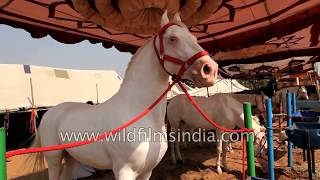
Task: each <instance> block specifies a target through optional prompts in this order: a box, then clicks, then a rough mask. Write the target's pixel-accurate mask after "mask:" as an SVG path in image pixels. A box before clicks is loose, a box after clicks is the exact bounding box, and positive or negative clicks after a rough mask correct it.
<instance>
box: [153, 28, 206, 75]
mask: <svg viewBox="0 0 320 180" xmlns="http://www.w3.org/2000/svg"><path fill="white" fill-rule="evenodd" d="M174 25H176V26H179V25H178V24H175V23H168V24H166V25H164V26H163V27H162V28H161V30H160V31H159V33H158V36H155V37H154V40H153V46H154V50H155V52H156V54H157V57H158V60H159V62H160V64H161V66H162V68H163V69H164V71H165V72H167V73H168V74H169V75H171V76H172V77H174V78H180V77H181V76H182V75H183V73H184V72H185V71H186V70H187V69H188V68H189V67H190V66H191V65H192V64H193V63H194V61H195V60H197V59H198V58H200V57H202V56H206V55H208V54H209V53H208V52H207V51H205V50H202V51H200V52H198V53H196V54H195V55H193V56H191V57H190V58H189V59H188V60H187V61H183V60H181V59H178V58H175V57H172V56H169V55H166V54H164V45H163V34H164V33H165V32H166V31H167V29H168V28H169V27H170V26H174ZM157 37H159V46H160V47H159V48H160V50H159V51H158V49H157V46H156V39H157ZM165 61H169V62H171V63H174V64H177V65H179V66H180V69H179V72H178V74H173V73H170V72H169V71H168V70H166V68H165V67H164V62H165Z"/></svg>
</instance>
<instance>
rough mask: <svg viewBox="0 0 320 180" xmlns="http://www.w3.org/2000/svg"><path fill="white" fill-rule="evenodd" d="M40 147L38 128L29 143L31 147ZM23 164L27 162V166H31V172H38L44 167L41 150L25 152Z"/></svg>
mask: <svg viewBox="0 0 320 180" xmlns="http://www.w3.org/2000/svg"><path fill="white" fill-rule="evenodd" d="M38 147H41V141H40V132H39V130H38V131H37V132H36V134H35V138H34V140H33V143H32V145H31V148H38ZM24 164H25V165H26V164H28V166H27V167H32V169H31V172H33V173H34V172H39V171H41V170H43V169H45V160H44V155H43V153H42V152H37V153H31V154H27V157H26V159H25V162H24Z"/></svg>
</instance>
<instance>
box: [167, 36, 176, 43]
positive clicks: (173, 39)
mask: <svg viewBox="0 0 320 180" xmlns="http://www.w3.org/2000/svg"><path fill="white" fill-rule="evenodd" d="M169 40H170V42H175V41H176V40H177V37H175V36H171V37H170V38H169Z"/></svg>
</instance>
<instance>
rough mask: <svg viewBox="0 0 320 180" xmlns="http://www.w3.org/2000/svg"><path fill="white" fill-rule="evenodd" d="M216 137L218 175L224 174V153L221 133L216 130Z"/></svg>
mask: <svg viewBox="0 0 320 180" xmlns="http://www.w3.org/2000/svg"><path fill="white" fill-rule="evenodd" d="M216 136H217V138H216V139H217V160H216V164H217V172H218V174H222V169H221V152H222V134H221V132H220V131H218V130H216Z"/></svg>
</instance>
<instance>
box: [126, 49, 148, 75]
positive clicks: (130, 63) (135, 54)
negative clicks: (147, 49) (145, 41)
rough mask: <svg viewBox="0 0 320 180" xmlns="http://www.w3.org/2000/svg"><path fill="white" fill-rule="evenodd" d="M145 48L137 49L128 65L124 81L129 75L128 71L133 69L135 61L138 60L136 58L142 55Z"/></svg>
mask: <svg viewBox="0 0 320 180" xmlns="http://www.w3.org/2000/svg"><path fill="white" fill-rule="evenodd" d="M143 47H144V46H141V47H139V48H138V49H137V51H136V52H135V53H134V54H133V56H132V57H131V59H130V61H129V63H128V65H127V69H126V72H125V73H124V79H125V77H126V76H127V74H128V71H129V70H130V69H131V67H132V64H133V63H134V61H135V60H136V59H137V58H136V57H137V56H138V54H140V52H141V50H142V49H143Z"/></svg>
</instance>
